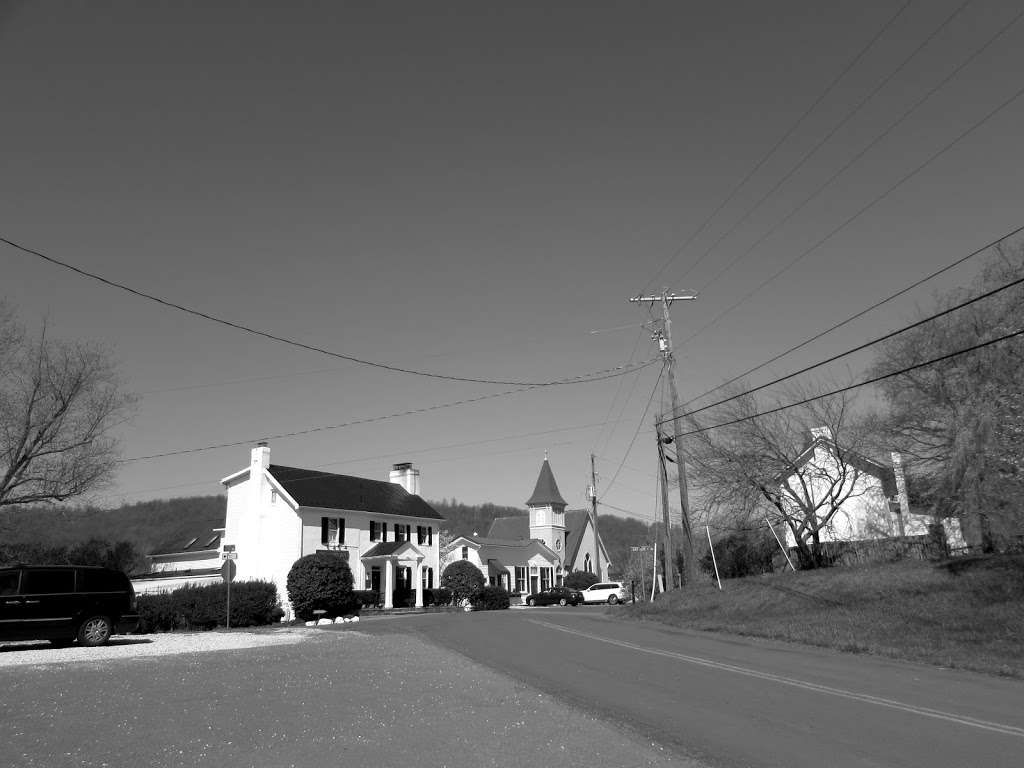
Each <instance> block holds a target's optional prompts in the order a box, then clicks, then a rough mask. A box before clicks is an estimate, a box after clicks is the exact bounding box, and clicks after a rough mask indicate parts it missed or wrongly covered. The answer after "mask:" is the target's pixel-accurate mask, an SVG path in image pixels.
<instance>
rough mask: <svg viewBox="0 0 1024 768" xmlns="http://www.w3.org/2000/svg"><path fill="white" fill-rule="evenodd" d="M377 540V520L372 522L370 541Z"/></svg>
mask: <svg viewBox="0 0 1024 768" xmlns="http://www.w3.org/2000/svg"><path fill="white" fill-rule="evenodd" d="M376 540H377V521H376V520H371V521H370V541H376Z"/></svg>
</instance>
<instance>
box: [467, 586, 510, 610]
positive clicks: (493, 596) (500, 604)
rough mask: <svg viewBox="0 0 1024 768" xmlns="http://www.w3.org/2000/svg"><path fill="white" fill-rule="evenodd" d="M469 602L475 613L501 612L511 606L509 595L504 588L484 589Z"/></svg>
mask: <svg viewBox="0 0 1024 768" xmlns="http://www.w3.org/2000/svg"><path fill="white" fill-rule="evenodd" d="M469 602H470V605H472V606H473V610H475V611H500V610H502V609H504V608H508V606H509V604H510V600H509V594H508V592H506V591H505V590H504V589H503V588H502V587H484V588H483V589H481V590H480V591H478V592H477V593H476V594H474V595H473V596H472V597H471V598H470V600H469Z"/></svg>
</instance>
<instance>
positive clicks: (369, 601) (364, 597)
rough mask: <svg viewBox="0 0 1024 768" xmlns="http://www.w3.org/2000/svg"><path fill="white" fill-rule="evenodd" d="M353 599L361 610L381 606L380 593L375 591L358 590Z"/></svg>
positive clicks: (353, 594)
mask: <svg viewBox="0 0 1024 768" xmlns="http://www.w3.org/2000/svg"><path fill="white" fill-rule="evenodd" d="M352 597H353V599H354V600H355V601H356V604H357V605H358V606H359V607H360V608H376V607H377V606H378V605H380V592H378V591H377V590H375V589H357V590H356V591H354V592H353V593H352Z"/></svg>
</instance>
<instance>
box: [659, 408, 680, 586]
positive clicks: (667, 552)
mask: <svg viewBox="0 0 1024 768" xmlns="http://www.w3.org/2000/svg"><path fill="white" fill-rule="evenodd" d="M654 431H655V433H656V434H657V436H658V480H659V482H658V485H660V486H661V521H662V525H664V526H665V546H664V548H663V549H662V550H661V557H662V562H663V570H664V572H665V591H666V592H667V591H668V590H670V589H672V587H673V585H674V584H675V583H676V582H675V568H674V566H673V563H672V553H673V552H674V551H675V550H674V549H673V548H672V521H671V520H670V519H669V514H668V462H667V461H665V443H664V439H663V438H662V435H661V427H660V426H658V422H657V421H655V422H654ZM655 559H657V558H655ZM655 567H657V566H655Z"/></svg>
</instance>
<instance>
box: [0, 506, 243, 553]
mask: <svg viewBox="0 0 1024 768" xmlns="http://www.w3.org/2000/svg"><path fill="white" fill-rule="evenodd" d="M226 504H227V498H226V497H225V496H188V497H182V498H177V499H156V500H153V501H141V502H138V503H135V504H126V505H124V506H121V507H117V508H115V509H96V508H94V507H60V508H56V507H16V506H15V507H8V508H6V509H4V510H2V511H0V523H2V528H0V530H2V531H3V539H4V541H5V542H6V543H8V544H19V543H31V544H39V545H43V546H47V547H56V546H70V545H74V544H79V543H81V542H84V541H88V540H89V539H105V540H107V541H110V542H117V541H127V542H130V543H131V544H133V545H134V546H135V548H136V550H137V551H138V552H140V553H141V554H146V553H148V552H152V551H153V550H154V549H157V548H160V547H163V546H164V545H166V544H168V543H171V542H174V541H176V540H177V539H178V538H182V537H183V536H184V535H185V534H186V533H188V532H189V531H193V530H208V529H210V528H221V527H223V526H224V511H225V508H226ZM193 535H195V534H193ZM182 543H183V544H184V540H183V541H182Z"/></svg>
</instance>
